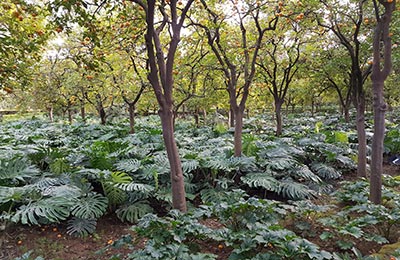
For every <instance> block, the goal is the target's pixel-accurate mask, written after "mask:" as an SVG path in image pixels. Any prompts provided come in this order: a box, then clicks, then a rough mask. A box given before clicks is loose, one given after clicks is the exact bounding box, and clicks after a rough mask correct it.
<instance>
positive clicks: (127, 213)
mask: <svg viewBox="0 0 400 260" xmlns="http://www.w3.org/2000/svg"><path fill="white" fill-rule="evenodd" d="M152 212H153V209H152V208H151V207H150V206H149V205H148V204H147V203H143V202H136V203H133V204H130V205H125V206H122V207H120V208H119V209H117V210H116V211H115V213H116V214H117V217H118V218H119V219H120V220H121V221H123V222H125V221H128V222H130V223H136V222H137V221H138V220H139V219H140V218H141V217H143V216H144V215H146V214H147V213H152Z"/></svg>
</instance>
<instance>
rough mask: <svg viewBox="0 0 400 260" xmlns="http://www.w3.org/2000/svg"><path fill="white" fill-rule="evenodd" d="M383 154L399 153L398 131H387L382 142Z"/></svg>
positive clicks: (399, 134) (399, 135)
mask: <svg viewBox="0 0 400 260" xmlns="http://www.w3.org/2000/svg"><path fill="white" fill-rule="evenodd" d="M384 148H385V152H386V153H389V154H399V153H400V130H399V129H396V128H395V129H392V130H389V131H388V132H387V133H386V135H385V140H384Z"/></svg>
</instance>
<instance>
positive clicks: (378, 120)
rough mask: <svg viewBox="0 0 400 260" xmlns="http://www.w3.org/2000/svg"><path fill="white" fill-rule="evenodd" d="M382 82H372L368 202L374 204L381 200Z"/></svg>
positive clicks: (383, 121) (383, 118)
mask: <svg viewBox="0 0 400 260" xmlns="http://www.w3.org/2000/svg"><path fill="white" fill-rule="evenodd" d="M383 86H384V82H383V81H373V86H372V87H373V92H374V93H373V94H374V100H373V106H374V137H373V139H372V154H371V161H372V162H371V176H370V184H371V185H370V187H371V190H370V200H371V201H372V202H374V203H376V204H380V203H381V199H382V188H381V187H382V171H383V169H382V162H383V140H384V137H385V111H386V103H385V101H384V99H383Z"/></svg>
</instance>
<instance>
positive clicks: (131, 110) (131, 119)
mask: <svg viewBox="0 0 400 260" xmlns="http://www.w3.org/2000/svg"><path fill="white" fill-rule="evenodd" d="M128 111H129V129H130V130H129V133H131V134H134V133H135V105H134V104H132V103H129V105H128Z"/></svg>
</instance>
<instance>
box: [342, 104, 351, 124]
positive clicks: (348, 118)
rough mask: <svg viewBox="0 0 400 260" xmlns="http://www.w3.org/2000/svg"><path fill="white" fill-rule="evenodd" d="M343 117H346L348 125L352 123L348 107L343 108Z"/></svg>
mask: <svg viewBox="0 0 400 260" xmlns="http://www.w3.org/2000/svg"><path fill="white" fill-rule="evenodd" d="M343 115H344V121H345V122H346V123H349V122H350V109H349V107H348V106H345V107H343Z"/></svg>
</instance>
